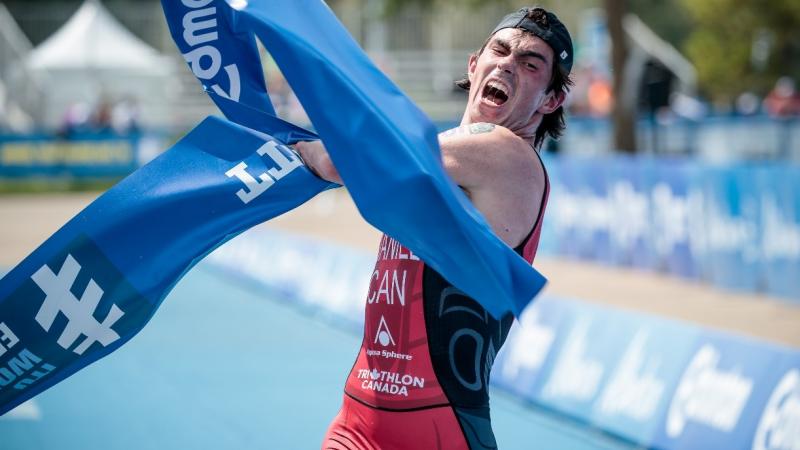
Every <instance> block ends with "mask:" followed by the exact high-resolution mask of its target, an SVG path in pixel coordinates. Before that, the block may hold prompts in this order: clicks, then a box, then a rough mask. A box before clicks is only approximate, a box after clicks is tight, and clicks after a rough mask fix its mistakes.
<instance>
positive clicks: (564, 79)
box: [455, 8, 575, 148]
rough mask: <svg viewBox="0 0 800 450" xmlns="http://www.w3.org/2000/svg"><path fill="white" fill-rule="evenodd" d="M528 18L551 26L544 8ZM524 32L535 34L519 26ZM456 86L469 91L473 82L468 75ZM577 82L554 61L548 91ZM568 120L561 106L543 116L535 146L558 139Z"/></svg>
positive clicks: (560, 90) (483, 47) (532, 12)
mask: <svg viewBox="0 0 800 450" xmlns="http://www.w3.org/2000/svg"><path fill="white" fill-rule="evenodd" d="M527 17H528V19H531V20H533V21H534V22H536V24H537V25H539V26H540V27H542V28H544V29H545V30H546V29H548V28H549V24H548V21H547V16H546V15H545V12H544V10H543V9H540V8H537V9H533V10H531V11H530V12H529V13H528V16H527ZM518 29H519V30H520V31H522V32H523V33H528V34H530V35H531V36H535V35H534V34H533V33H531V32H529V31H527V30H525V29H522V28H518ZM491 40H492V36H489V37H488V38H487V39H486V41H485V42H484V43H483V45H482V46H481V49H480V50H478V52H477V53H475V54H474V55H475V56H476V57H478V56H480V55H481V54H482V53H483V51H484V50H485V49H486V46H487V45H488V44H489V41H491ZM455 83H456V86H458V87H460V88H461V89H464V90H465V91H469V89H470V87H471V86H472V83H470V81H469V78H468V77H464V78H462V79H460V80H458V81H456V82H455ZM574 84H575V83H574V82H573V81H572V78H571V77H570V74H569V73H568V72H567V71H566V70H565V69H564V68H562V67H561V66H560V65H559V64H556V63H555V62H554V63H553V73H552V75H551V77H550V85H549V86H548V87H547V92H551V91H556V92H563V93H564V94H566V93H567V92H569V89H570V87H571V86H573V85H574ZM566 126H567V125H566V122H565V119H564V107H563V106H559V107H558V109H556V110H555V111H553V112H551V113H550V114H545V115H544V117H542V122H541V123H540V124H539V127H538V128H537V129H536V136H535V138H534V141H533V146H534V147H536V148H540V147H541V145H542V143H543V142H544V139H545V138H546V137H547V136H550V138H552V139H558V138H560V137H561V135H562V134H564V129H565V128H566Z"/></svg>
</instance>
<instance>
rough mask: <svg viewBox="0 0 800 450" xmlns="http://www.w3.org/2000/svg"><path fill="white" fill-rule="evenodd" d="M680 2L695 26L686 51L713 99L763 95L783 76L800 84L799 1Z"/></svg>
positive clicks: (686, 0) (683, 0) (714, 0)
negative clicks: (751, 92)
mask: <svg viewBox="0 0 800 450" xmlns="http://www.w3.org/2000/svg"><path fill="white" fill-rule="evenodd" d="M681 1H682V3H683V6H684V7H685V8H686V10H687V11H688V12H689V14H690V17H691V18H692V20H693V25H694V30H693V31H692V32H691V34H690V35H689V37H688V39H687V41H686V44H685V51H686V54H687V55H688V57H689V59H690V60H691V61H692V63H693V64H694V65H695V66H696V68H697V72H698V78H699V82H700V86H701V88H702V90H703V91H704V92H705V93H706V94H708V95H709V96H710V97H711V98H712V99H714V100H716V101H722V102H726V101H727V102H729V101H730V100H732V99H733V98H735V96H737V95H738V94H739V93H741V92H744V91H754V92H756V93H758V94H762V95H763V94H765V93H766V92H767V91H769V89H770V88H771V87H772V85H773V84H774V82H775V80H776V79H777V78H778V77H781V76H784V75H788V76H792V77H793V78H795V79H796V80H800V1H797V0H703V1H698V0H681Z"/></svg>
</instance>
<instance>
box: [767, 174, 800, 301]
mask: <svg viewBox="0 0 800 450" xmlns="http://www.w3.org/2000/svg"><path fill="white" fill-rule="evenodd" d="M757 182H758V185H759V186H761V187H762V189H763V190H762V192H761V197H760V199H759V206H760V211H761V224H760V225H761V226H760V231H761V233H760V242H761V251H762V254H761V256H762V258H763V266H762V269H763V280H764V283H765V284H766V287H767V292H769V293H770V294H773V295H777V296H782V297H788V298H791V299H794V300H795V301H798V302H800V276H798V274H800V169H798V168H796V167H791V166H789V167H786V166H777V165H776V166H772V167H770V168H769V169H768V170H761V171H759V179H758V181H757Z"/></svg>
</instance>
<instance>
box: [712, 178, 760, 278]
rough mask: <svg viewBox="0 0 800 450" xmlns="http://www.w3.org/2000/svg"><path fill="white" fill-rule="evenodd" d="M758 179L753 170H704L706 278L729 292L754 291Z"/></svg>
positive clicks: (758, 252) (756, 269)
mask: <svg viewBox="0 0 800 450" xmlns="http://www.w3.org/2000/svg"><path fill="white" fill-rule="evenodd" d="M757 180H758V177H757V176H756V170H755V169H754V168H743V167H738V166H734V167H723V168H711V169H708V170H706V174H705V177H704V180H703V186H704V191H705V193H706V196H705V200H706V204H705V222H706V227H707V232H706V245H707V251H708V262H709V265H708V274H709V279H710V280H711V281H712V282H713V283H714V284H716V285H718V286H722V287H725V288H729V289H740V290H746V291H755V290H757V288H758V286H759V283H758V281H759V280H758V275H759V270H758V263H759V258H760V248H759V240H758V236H759V232H758V231H759V199H758V185H757Z"/></svg>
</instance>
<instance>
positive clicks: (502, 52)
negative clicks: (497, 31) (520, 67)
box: [492, 46, 508, 56]
mask: <svg viewBox="0 0 800 450" xmlns="http://www.w3.org/2000/svg"><path fill="white" fill-rule="evenodd" d="M492 51H493V52H494V53H495V54H496V55H501V56H503V55H507V54H508V49H506V48H504V47H500V46H497V47H492Z"/></svg>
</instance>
